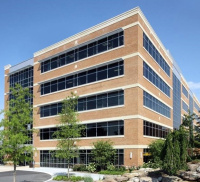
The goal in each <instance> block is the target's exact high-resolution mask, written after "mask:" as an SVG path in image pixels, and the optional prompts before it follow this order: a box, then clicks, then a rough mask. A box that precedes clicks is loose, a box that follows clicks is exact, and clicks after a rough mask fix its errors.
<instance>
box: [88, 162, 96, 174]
mask: <svg viewBox="0 0 200 182" xmlns="http://www.w3.org/2000/svg"><path fill="white" fill-rule="evenodd" d="M86 169H87V171H89V172H91V173H93V172H95V171H96V165H95V163H90V164H89V165H88V166H87V167H86Z"/></svg>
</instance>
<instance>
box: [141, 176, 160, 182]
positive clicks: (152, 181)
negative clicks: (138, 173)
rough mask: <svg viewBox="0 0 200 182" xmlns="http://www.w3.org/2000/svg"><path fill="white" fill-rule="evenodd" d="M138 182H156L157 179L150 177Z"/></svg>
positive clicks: (142, 178)
mask: <svg viewBox="0 0 200 182" xmlns="http://www.w3.org/2000/svg"><path fill="white" fill-rule="evenodd" d="M140 182H158V179H157V178H151V177H141V178H140Z"/></svg>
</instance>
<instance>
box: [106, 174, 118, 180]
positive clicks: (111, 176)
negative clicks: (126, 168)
mask: <svg viewBox="0 0 200 182" xmlns="http://www.w3.org/2000/svg"><path fill="white" fill-rule="evenodd" d="M120 176H121V175H105V176H104V178H103V179H106V178H116V177H120Z"/></svg>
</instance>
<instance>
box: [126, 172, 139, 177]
mask: <svg viewBox="0 0 200 182" xmlns="http://www.w3.org/2000/svg"><path fill="white" fill-rule="evenodd" d="M122 176H125V177H128V178H133V177H137V176H139V173H125V174H123V175H122Z"/></svg>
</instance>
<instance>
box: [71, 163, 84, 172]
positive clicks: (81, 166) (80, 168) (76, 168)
mask: <svg viewBox="0 0 200 182" xmlns="http://www.w3.org/2000/svg"><path fill="white" fill-rule="evenodd" d="M73 171H87V168H86V166H85V165H84V164H76V165H74V167H73Z"/></svg>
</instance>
